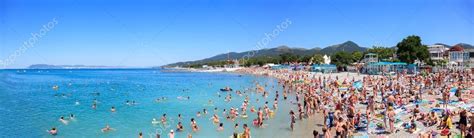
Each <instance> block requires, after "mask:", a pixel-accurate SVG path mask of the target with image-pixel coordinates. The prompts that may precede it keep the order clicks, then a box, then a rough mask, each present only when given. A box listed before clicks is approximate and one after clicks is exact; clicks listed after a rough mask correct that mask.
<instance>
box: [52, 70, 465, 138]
mask: <svg viewBox="0 0 474 138" xmlns="http://www.w3.org/2000/svg"><path fill="white" fill-rule="evenodd" d="M238 72H239V73H246V74H253V75H257V76H260V75H261V76H271V77H274V78H276V79H277V80H278V85H279V86H271V87H280V88H282V89H281V90H282V91H278V90H276V89H275V90H273V91H269V90H267V89H265V88H267V87H270V86H267V84H261V83H260V82H257V81H254V82H253V83H254V84H255V86H254V87H253V88H246V89H244V90H235V91H233V90H231V89H230V88H228V87H226V89H225V90H226V91H222V92H220V93H219V94H218V97H219V98H223V100H224V101H226V102H230V101H232V100H233V98H232V95H234V96H235V95H239V97H243V98H234V100H235V99H237V100H242V104H241V106H240V107H238V108H230V109H225V108H223V109H221V110H222V114H221V117H220V115H219V114H220V113H219V111H218V108H217V107H214V113H213V114H212V115H211V114H210V113H208V111H207V109H205V108H204V109H203V110H201V111H197V113H196V118H201V117H203V116H206V115H207V114H209V115H210V116H211V117H210V118H209V120H210V121H211V122H212V123H213V124H215V127H216V131H223V130H224V128H225V127H224V126H225V124H224V122H223V121H221V119H223V118H224V119H227V120H229V121H231V122H234V121H235V120H237V119H246V118H251V120H252V122H251V125H252V126H253V127H255V128H265V126H266V125H265V121H266V120H269V119H271V118H273V116H274V115H275V113H274V112H276V111H277V109H278V103H279V102H278V101H280V100H289V101H291V102H290V103H291V106H292V109H295V110H290V112H289V113H288V117H289V125H288V127H289V130H290V131H293V130H294V129H295V124H296V123H297V120H303V121H304V120H306V119H307V118H310V117H321V119H319V120H322V122H314V124H318V123H321V124H322V125H320V126H321V127H320V130H321V131H319V130H316V129H315V130H314V131H312V135H314V136H315V137H325V138H330V137H341V138H343V137H348V136H356V135H387V136H400V135H397V134H409V135H417V136H419V137H433V136H436V135H441V136H449V135H455V134H458V135H460V136H464V137H472V135H473V133H474V120H472V117H473V116H472V115H471V109H474V105H473V103H474V102H473V101H471V98H472V96H474V90H473V82H474V81H473V79H474V76H473V75H472V72H470V71H462V70H457V71H455V70H442V71H439V72H436V73H427V72H422V73H418V74H407V73H404V72H402V73H396V74H395V75H360V74H350V73H337V74H331V73H329V74H320V73H314V72H308V71H291V70H271V69H264V68H245V69H241V70H239V71H238ZM249 93H256V94H258V95H261V96H262V99H265V98H263V97H268V95H270V94H274V95H275V96H274V97H275V98H274V99H272V100H273V102H269V101H264V105H263V106H261V107H255V106H253V105H252V106H249V105H250V102H251V101H250V98H249ZM280 94H282V97H280ZM290 94H291V95H292V97H294V98H295V99H288V98H289V95H290ZM221 95H224V96H221ZM178 99H180V100H189V99H190V97H189V96H188V97H178ZM166 100H167V98H166V97H160V98H157V99H156V102H158V103H159V102H164V101H166ZM256 100H257V101H256V102H257V103H258V102H259V101H258V100H259V99H258V98H257V99H256ZM265 100H266V99H265ZM286 103H288V102H286ZM76 104H77V105H78V104H79V103H78V102H76ZM97 104H98V101H96V100H94V102H93V104H92V109H96V108H97ZM126 104H127V105H130V106H132V105H135V104H136V103H135V101H129V100H127V102H126ZM209 104H212V100H209ZM269 104H272V105H269ZM110 112H117V109H116V108H115V107H113V106H112V107H111V109H110ZM70 118H74V115H73V114H71V115H70ZM177 118H178V123H177V125H176V129H172V130H171V131H170V133H169V134H168V136H169V137H170V138H173V137H174V135H175V131H176V132H177V133H180V132H183V131H184V129H185V126H184V125H183V121H184V120H183V119H182V116H181V114H178V117H177ZM455 120H456V121H455ZM60 121H61V122H62V123H64V124H67V123H68V120H66V119H65V118H64V117H62V116H61V117H60ZM167 121H168V118H167V116H166V114H163V115H162V117H161V119H160V120H159V121H158V120H157V119H155V118H153V120H152V124H160V125H166V124H167ZM469 122H470V124H469ZM189 123H190V125H189V128H190V130H192V131H193V132H198V131H199V130H200V127H199V125H198V123H197V121H196V119H195V118H190V122H189ZM454 124H457V125H456V126H455V125H454ZM233 125H234V133H233V134H232V136H231V137H235V138H250V137H251V130H250V127H251V126H249V125H247V124H246V123H243V124H242V128H243V131H241V132H238V130H239V123H235V124H233ZM456 128H458V129H456ZM111 130H114V129H113V128H111V127H110V126H109V125H106V127H104V128H102V129H101V131H102V132H104V133H105V132H109V131H111ZM174 130H175V131H174ZM401 132H405V133H401ZM48 133H50V134H51V135H56V134H57V133H58V130H57V128H52V129H51V130H48ZM139 137H142V133H141V132H140V133H139ZM158 137H160V136H159V135H158ZM188 137H192V135H191V133H189V134H188Z"/></svg>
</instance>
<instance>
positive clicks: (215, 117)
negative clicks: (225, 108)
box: [211, 114, 219, 124]
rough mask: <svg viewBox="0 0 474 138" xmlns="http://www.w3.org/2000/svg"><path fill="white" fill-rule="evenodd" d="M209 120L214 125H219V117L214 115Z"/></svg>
mask: <svg viewBox="0 0 474 138" xmlns="http://www.w3.org/2000/svg"><path fill="white" fill-rule="evenodd" d="M211 120H212V122H213V123H215V124H217V123H219V117H218V116H217V115H216V114H214V115H213V116H212V117H211Z"/></svg>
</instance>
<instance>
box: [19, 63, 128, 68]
mask: <svg viewBox="0 0 474 138" xmlns="http://www.w3.org/2000/svg"><path fill="white" fill-rule="evenodd" d="M113 68H125V67H120V66H87V65H48V64H34V65H30V66H29V67H28V69H113Z"/></svg>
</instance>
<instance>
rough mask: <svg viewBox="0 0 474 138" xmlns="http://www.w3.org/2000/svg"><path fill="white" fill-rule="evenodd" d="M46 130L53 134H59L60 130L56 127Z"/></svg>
mask: <svg viewBox="0 0 474 138" xmlns="http://www.w3.org/2000/svg"><path fill="white" fill-rule="evenodd" d="M46 131H47V132H48V133H49V134H51V135H53V136H55V135H57V134H58V130H57V129H56V128H55V127H53V128H51V130H46Z"/></svg>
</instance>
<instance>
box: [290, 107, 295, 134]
mask: <svg viewBox="0 0 474 138" xmlns="http://www.w3.org/2000/svg"><path fill="white" fill-rule="evenodd" d="M290 118H291V120H290V128H291V130H292V131H293V130H294V124H295V122H296V121H295V120H296V116H295V113H294V112H293V110H291V111H290Z"/></svg>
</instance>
